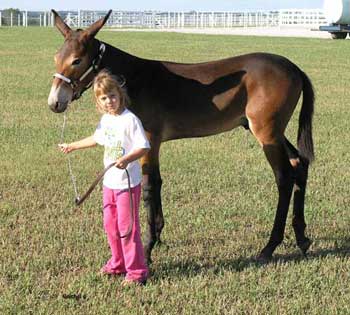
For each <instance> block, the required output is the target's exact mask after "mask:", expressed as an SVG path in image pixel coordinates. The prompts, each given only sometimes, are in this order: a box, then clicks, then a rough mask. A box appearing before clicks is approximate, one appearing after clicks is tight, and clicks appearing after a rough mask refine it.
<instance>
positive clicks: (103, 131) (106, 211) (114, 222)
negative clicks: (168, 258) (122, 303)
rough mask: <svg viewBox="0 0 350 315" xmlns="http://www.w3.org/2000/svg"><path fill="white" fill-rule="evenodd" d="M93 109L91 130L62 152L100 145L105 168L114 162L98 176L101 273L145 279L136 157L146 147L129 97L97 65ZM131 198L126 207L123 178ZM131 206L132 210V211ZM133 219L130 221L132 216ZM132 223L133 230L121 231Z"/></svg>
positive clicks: (139, 281) (138, 280)
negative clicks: (106, 252) (104, 253)
mask: <svg viewBox="0 0 350 315" xmlns="http://www.w3.org/2000/svg"><path fill="white" fill-rule="evenodd" d="M93 90H94V94H95V101H96V107H97V110H98V111H99V112H100V113H102V114H103V116H102V118H101V121H100V123H99V125H98V127H97V129H96V131H95V133H94V134H93V135H92V136H90V137H87V138H85V139H82V140H80V141H77V142H72V143H69V144H67V143H63V144H59V147H60V149H61V151H62V152H64V153H70V152H72V151H74V150H78V149H84V148H90V147H94V146H96V144H100V145H103V146H104V147H105V151H104V165H105V167H106V166H108V165H110V164H111V163H113V162H115V166H116V167H112V168H111V169H109V170H108V171H107V172H106V174H105V176H104V180H103V225H104V229H105V232H106V234H107V239H108V243H109V246H110V249H111V253H112V257H111V259H110V260H109V261H108V262H107V263H106V265H105V266H104V267H102V269H101V273H102V274H107V275H112V274H115V275H125V279H124V281H123V285H128V284H130V283H136V284H144V283H145V282H146V279H147V276H148V268H147V265H146V263H145V259H144V253H143V246H142V243H141V237H140V223H139V203H140V195H141V184H140V183H141V169H140V165H139V163H138V161H137V160H138V159H139V158H140V157H142V156H143V155H144V154H145V153H146V152H147V151H148V150H149V148H150V144H149V142H148V140H147V138H146V136H145V132H144V130H143V127H142V124H141V122H140V120H139V119H138V118H137V117H136V116H135V115H134V114H133V113H131V112H130V111H129V110H128V109H127V108H126V105H127V102H128V98H127V95H126V93H125V91H124V89H122V88H121V86H120V85H119V82H118V79H117V78H116V77H115V76H113V75H112V74H110V73H109V72H108V71H107V70H102V71H100V72H99V74H98V75H97V76H96V78H95V80H94V85H93ZM125 169H127V170H128V172H129V174H130V186H131V193H132V198H133V208H134V209H130V208H131V207H130V202H129V190H128V178H127V175H126V172H125ZM131 211H134V215H132V213H131ZM132 219H134V222H131V220H132ZM130 224H132V232H131V234H130V235H127V236H126V237H125V238H124V237H123V238H121V237H120V236H121V235H125V234H126V233H127V231H128V229H129V226H130Z"/></svg>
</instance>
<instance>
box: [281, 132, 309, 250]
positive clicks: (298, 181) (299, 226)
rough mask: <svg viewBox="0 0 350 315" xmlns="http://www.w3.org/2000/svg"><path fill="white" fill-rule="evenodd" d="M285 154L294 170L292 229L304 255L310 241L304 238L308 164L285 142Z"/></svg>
mask: <svg viewBox="0 0 350 315" xmlns="http://www.w3.org/2000/svg"><path fill="white" fill-rule="evenodd" d="M285 140H286V146H287V153H288V156H289V160H290V163H291V165H292V167H293V168H294V176H295V182H294V204H293V221H292V224H293V229H294V233H295V238H296V241H297V245H298V247H299V248H300V250H301V251H302V253H303V254H304V255H305V254H306V252H307V250H308V249H309V247H310V245H311V240H310V239H309V238H307V237H306V236H305V228H306V223H305V217H304V204H305V191H306V183H307V177H308V170H309V162H308V161H306V160H305V159H303V158H301V157H300V155H299V152H298V150H297V149H296V148H295V147H294V146H293V145H292V144H291V143H290V142H289V141H288V140H287V139H285Z"/></svg>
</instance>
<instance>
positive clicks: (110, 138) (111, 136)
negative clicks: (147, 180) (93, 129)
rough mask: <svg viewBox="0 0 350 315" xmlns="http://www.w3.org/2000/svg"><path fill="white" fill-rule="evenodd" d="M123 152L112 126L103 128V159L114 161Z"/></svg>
mask: <svg viewBox="0 0 350 315" xmlns="http://www.w3.org/2000/svg"><path fill="white" fill-rule="evenodd" d="M124 153H125V150H124V148H123V147H122V142H121V140H118V138H117V134H116V132H115V130H113V128H107V129H106V130H105V156H104V157H105V159H106V160H109V161H116V160H118V159H119V158H121V157H122V156H123V155H124Z"/></svg>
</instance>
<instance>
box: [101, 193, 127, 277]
mask: <svg viewBox="0 0 350 315" xmlns="http://www.w3.org/2000/svg"><path fill="white" fill-rule="evenodd" d="M116 198H117V196H116V191H114V190H113V189H109V188H107V187H103V226H104V229H105V232H106V234H107V239H108V244H109V247H110V249H111V252H112V257H111V259H110V260H109V261H108V262H107V264H106V265H105V266H104V267H103V268H102V269H101V272H102V273H110V274H115V273H125V272H126V270H125V265H124V257H123V251H122V245H121V242H120V238H119V232H118V217H117V205H116Z"/></svg>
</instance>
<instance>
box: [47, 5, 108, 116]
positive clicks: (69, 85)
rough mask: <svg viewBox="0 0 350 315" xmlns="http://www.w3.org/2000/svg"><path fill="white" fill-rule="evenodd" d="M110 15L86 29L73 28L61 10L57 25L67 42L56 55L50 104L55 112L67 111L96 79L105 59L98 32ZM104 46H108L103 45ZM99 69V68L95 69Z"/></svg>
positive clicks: (56, 15)
mask: <svg viewBox="0 0 350 315" xmlns="http://www.w3.org/2000/svg"><path fill="white" fill-rule="evenodd" d="M111 12H112V11H111V10H110V11H109V12H108V13H107V15H106V16H105V17H103V18H101V19H99V20H98V21H96V22H95V23H94V24H92V25H91V26H90V27H88V28H87V29H85V30H80V29H78V30H72V29H71V28H70V27H69V26H68V25H67V24H66V23H65V22H64V21H63V20H62V18H61V17H60V16H59V15H58V14H57V12H56V11H55V10H52V13H53V15H54V17H55V26H56V27H57V29H58V30H59V31H60V32H61V33H62V35H63V36H64V43H63V46H62V47H61V48H60V49H59V50H58V52H57V53H56V55H55V64H56V73H55V74H54V79H53V82H52V87H51V90H50V94H49V98H48V104H49V107H50V109H51V110H52V111H53V112H55V113H61V112H64V111H65V110H66V109H67V106H68V104H69V103H70V102H72V101H74V100H76V99H78V98H79V97H80V95H81V94H82V93H83V92H84V91H85V89H86V88H87V87H88V86H89V85H90V83H91V82H92V80H93V78H94V76H95V71H96V63H98V62H100V61H101V60H99V59H102V55H103V52H102V51H101V47H102V46H100V43H99V42H98V41H97V40H96V39H95V35H96V34H97V32H98V31H99V30H100V29H101V27H102V26H103V25H104V24H105V23H106V21H107V19H108V17H109V15H110V14H111ZM103 48H104V46H103ZM93 70H95V71H93Z"/></svg>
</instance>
